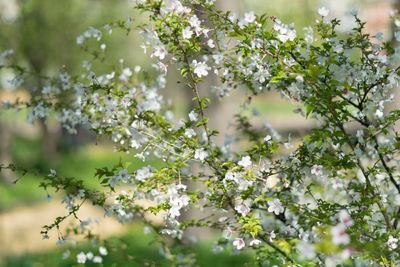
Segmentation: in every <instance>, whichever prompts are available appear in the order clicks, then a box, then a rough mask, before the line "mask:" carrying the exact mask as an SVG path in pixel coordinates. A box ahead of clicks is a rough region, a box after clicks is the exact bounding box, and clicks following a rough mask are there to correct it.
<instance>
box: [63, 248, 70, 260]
mask: <svg viewBox="0 0 400 267" xmlns="http://www.w3.org/2000/svg"><path fill="white" fill-rule="evenodd" d="M69 256H71V251H69V250H67V251H65V252H64V253H63V255H62V259H63V260H66V259H68V258H69Z"/></svg>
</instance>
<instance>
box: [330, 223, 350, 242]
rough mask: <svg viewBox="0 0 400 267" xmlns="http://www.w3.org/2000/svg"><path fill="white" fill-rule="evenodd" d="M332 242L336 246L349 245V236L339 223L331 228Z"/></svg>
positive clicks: (344, 227)
mask: <svg viewBox="0 0 400 267" xmlns="http://www.w3.org/2000/svg"><path fill="white" fill-rule="evenodd" d="M331 234H332V242H333V243H334V244H336V245H340V244H343V245H347V244H348V243H350V236H349V235H348V234H347V233H346V225H344V224H343V223H339V224H338V225H336V226H333V227H332V228H331Z"/></svg>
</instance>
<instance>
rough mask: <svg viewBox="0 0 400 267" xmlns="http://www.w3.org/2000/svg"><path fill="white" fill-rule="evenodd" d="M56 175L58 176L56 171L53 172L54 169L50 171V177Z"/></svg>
mask: <svg viewBox="0 0 400 267" xmlns="http://www.w3.org/2000/svg"><path fill="white" fill-rule="evenodd" d="M56 175H57V172H56V171H55V170H53V169H50V174H49V175H48V176H50V177H56Z"/></svg>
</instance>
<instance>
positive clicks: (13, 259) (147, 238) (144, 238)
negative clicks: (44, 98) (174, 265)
mask: <svg viewBox="0 0 400 267" xmlns="http://www.w3.org/2000/svg"><path fill="white" fill-rule="evenodd" d="M152 241H153V237H152V236H151V235H144V234H143V230H142V227H141V226H140V225H139V224H138V223H134V224H133V225H132V227H130V229H129V231H128V232H127V233H125V234H123V235H120V236H116V237H112V238H111V239H110V240H109V242H110V243H109V244H111V245H112V247H125V248H126V250H125V251H124V252H113V251H111V250H109V252H110V253H109V255H107V256H104V257H103V264H104V266H112V264H116V265H115V266H126V267H128V266H138V267H139V266H144V262H157V263H156V265H155V266H170V263H169V261H167V260H166V259H165V258H163V257H162V256H161V255H160V253H159V251H158V247H157V246H156V245H155V244H154V243H152ZM211 246H212V242H211V241H209V242H199V243H198V244H196V245H195V246H194V247H193V249H194V250H193V251H195V252H196V263H197V266H216V267H217V266H230V267H235V266H238V267H239V266H244V265H245V263H246V262H252V254H251V253H250V252H242V253H241V254H235V255H230V254H231V253H230V252H229V251H225V252H223V253H220V254H214V253H212V252H211ZM67 249H70V251H71V256H70V258H69V259H67V260H62V253H63V252H64V251H66V250H67ZM81 251H83V252H85V253H87V252H89V251H92V252H93V254H95V255H98V250H97V246H96V247H92V246H91V245H90V244H89V243H85V244H83V245H81V246H78V248H75V249H71V248H70V247H68V245H65V247H58V248H57V249H56V250H53V251H50V252H48V253H40V254H25V255H23V256H10V255H9V256H7V257H5V258H4V259H3V265H4V266H7V267H8V266H12V267H19V266H21V267H31V266H32V267H41V266H43V267H48V266H73V265H74V264H76V255H77V254H78V253H79V252H81ZM128 255H129V256H131V257H133V259H131V260H129V259H128ZM0 266H1V265H0ZM85 266H96V265H95V264H93V263H91V262H89V261H88V262H87V263H86V265H85ZM97 266H99V265H98V264H97ZM247 266H253V265H247Z"/></svg>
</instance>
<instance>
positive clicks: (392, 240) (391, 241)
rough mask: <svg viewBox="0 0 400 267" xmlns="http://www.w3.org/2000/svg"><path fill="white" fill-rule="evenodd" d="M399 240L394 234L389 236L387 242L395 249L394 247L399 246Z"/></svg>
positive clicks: (390, 247) (391, 248)
mask: <svg viewBox="0 0 400 267" xmlns="http://www.w3.org/2000/svg"><path fill="white" fill-rule="evenodd" d="M398 242H399V239H398V238H395V237H393V236H389V239H388V241H387V242H386V244H387V245H388V247H389V249H390V250H394V249H396V248H397V247H398Z"/></svg>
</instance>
